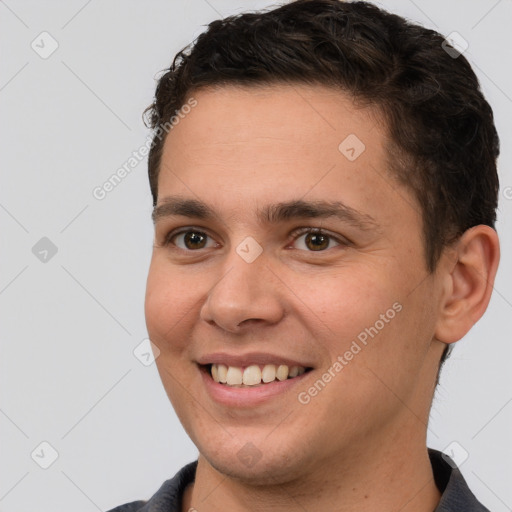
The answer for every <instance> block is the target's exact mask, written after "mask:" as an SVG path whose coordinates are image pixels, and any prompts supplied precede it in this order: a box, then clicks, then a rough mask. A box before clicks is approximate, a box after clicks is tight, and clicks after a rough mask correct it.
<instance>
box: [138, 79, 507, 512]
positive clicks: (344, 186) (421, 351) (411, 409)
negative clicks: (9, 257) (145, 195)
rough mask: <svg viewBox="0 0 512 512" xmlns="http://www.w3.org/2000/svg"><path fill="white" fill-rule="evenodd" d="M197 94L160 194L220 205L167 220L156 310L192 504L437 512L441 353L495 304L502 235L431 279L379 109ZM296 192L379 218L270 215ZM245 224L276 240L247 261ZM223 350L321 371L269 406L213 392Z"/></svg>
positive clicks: (446, 256)
mask: <svg viewBox="0 0 512 512" xmlns="http://www.w3.org/2000/svg"><path fill="white" fill-rule="evenodd" d="M193 96H194V97H195V98H196V100H197V106H196V107H195V108H193V109H192V111H191V112H190V113H189V114H188V115H187V116H186V117H185V118H184V119H182V120H181V121H180V123H179V124H178V125H176V126H175V127H174V128H173V130H172V131H171V132H170V133H169V135H168V136H167V139H166V141H165V146H164V152H163V157H162V162H161V170H160V176H159V181H158V202H157V205H161V204H163V201H164V199H165V198H166V197H169V196H181V197H182V198H190V199H196V200H200V201H202V202H204V203H207V204H208V205H209V206H210V207H211V208H212V209H213V210H214V211H215V213H216V216H215V218H214V219H211V220H207V221H205V220H201V219H197V218H188V217H185V216H173V217H161V218H158V219H157V221H156V223H155V244H154V250H153V255H152V261H151V266H150V270H149V275H148V281H147V294H146V305H145V309H146V311H145V312H146V322H147V327H148V332H149V336H150V338H151V340H152V342H153V343H154V344H155V345H156V346H157V347H158V349H159V350H160V355H159V357H158V358H157V360H156V362H157V366H158V370H159V373H160V376H161V379H162V382H163V385H164V387H165V390H166V392H167V394H168V396H169V398H170V400H171V402H172V404H173V406H174V408H175V410H176V413H177V414H178V416H179V418H180V421H181V422H182V424H183V426H184V428H185V430H186V431H187V433H188V435H189V436H190V438H191V439H192V441H193V442H194V443H195V445H196V446H197V448H198V450H199V452H200V455H199V464H198V469H197V473H196V480H195V483H194V485H192V486H189V488H187V491H186V493H185V497H184V503H183V510H189V508H190V507H194V508H195V509H197V510H198V511H199V512H208V511H217V510H218V511H221V510H230V511H235V512H236V511H246V510H252V511H254V510H265V511H285V510H286V511H290V510H301V511H303V510H308V511H309V510H311V511H312V510H337V511H349V510H350V511H354V510H358V511H375V510H383V511H390V512H391V511H397V510H400V511H401V512H409V511H415V512H418V511H419V512H423V511H424V512H432V510H434V509H435V507H436V505H437V503H438V501H439V499H440V493H439V490H438V489H437V488H436V486H435V484H434V481H433V475H432V469H431V466H430V462H429V458H428V453H427V448H426V431H427V423H428V416H429V410H430V406H431V401H432V396H433V392H434V388H435V380H436V375H437V370H438V364H439V360H440V357H441V354H442V351H443V349H444V347H445V343H453V342H456V341H457V340H459V339H460V338H462V337H463V336H464V334H466V332H467V331H468V330H469V329H470V328H471V326H472V325H473V324H474V323H475V322H476V321H477V320H478V319H479V318H480V317H481V315H482V314H483V313H484V311H485V309H486V307H487V305H488V302H489V299H490V295H491V291H492V284H493V282H494V277H495V274H496V269H497V265H498V260H499V244H498V238H497V235H496V232H495V231H494V230H493V229H491V228H489V227H486V226H476V227H474V228H472V229H470V230H468V231H467V232H466V233H465V234H464V235H463V236H462V237H461V239H460V240H459V242H458V243H456V244H455V245H454V246H452V247H450V248H447V249H446V250H445V252H444V253H443V255H442V258H441V260H440V262H439V264H438V267H437V270H436V272H435V273H433V274H429V273H428V272H427V269H426V263H425V252H424V245H423V241H422V223H421V211H420V208H419V206H418V204H417V202H416V200H415V199H414V197H413V195H412V193H411V192H410V191H409V190H408V189H407V188H405V187H403V186H401V185H400V184H399V183H398V182H396V181H395V180H394V179H393V177H392V176H391V174H390V173H389V172H388V170H387V167H386V160H387V156H388V155H387V153H386V149H385V148H386V132H385V123H384V122H383V121H382V119H380V118H379V116H378V115H377V113H376V112H374V111H372V110H369V109H361V108H356V107H355V106H354V104H353V102H352V101H351V100H350V98H349V97H347V96H346V95H344V94H343V93H341V92H339V91H334V90H332V89H329V88H324V87H322V86H305V85H300V86H299V85H294V86H290V85H276V86H272V87H268V86H267V87H258V88H255V87H252V88H248V87H235V86H223V87H219V88H209V89H201V90H199V91H196V92H195V93H194V94H193ZM349 134H356V136H357V137H358V138H359V139H360V140H361V141H363V142H364V144H365V146H366V149H365V150H364V152H363V153H361V154H360V156H359V157H358V158H357V159H356V160H354V161H352V162H351V161H349V160H348V159H347V158H346V157H345V156H344V155H343V154H342V153H341V152H340V151H339V150H338V145H339V144H340V142H342V141H343V140H344V139H345V138H346V137H347V136H348V135H349ZM296 199H302V200H305V201H306V200H307V201H319V200H326V201H343V203H345V204H346V205H348V206H350V207H351V208H353V209H355V210H357V211H359V212H361V213H363V214H365V215H370V216H371V217H372V218H373V219H375V220H376V222H377V223H378V225H379V228H378V229H370V230H362V229H360V228H357V227H355V226H353V225H351V224H350V223H348V222H346V221H342V220H340V219H337V218H334V217H329V218H321V219H309V218H301V219H297V218H292V219H288V220H284V221H281V222H279V223H277V224H268V223H263V222H261V221H260V220H259V219H258V217H257V211H258V209H261V208H263V207H264V206H265V205H267V204H269V203H275V202H282V201H291V200H296ZM304 226H305V227H313V228H314V227H317V228H322V229H324V230H325V232H326V233H327V234H330V235H332V236H333V237H334V239H332V238H331V239H323V240H331V241H330V242H329V245H328V246H327V248H326V249H324V250H321V251H315V250H314V245H313V244H311V243H309V244H308V243H307V235H305V234H302V235H301V234H294V233H293V232H294V230H296V229H297V228H299V227H304ZM178 228H189V230H191V231H194V232H197V231H198V230H199V231H201V230H202V232H204V233H206V234H207V235H208V236H209V238H207V240H208V242H207V245H206V246H205V247H204V248H199V249H196V248H195V246H192V249H191V248H190V246H186V245H184V243H185V241H184V237H183V236H177V237H174V238H171V242H170V243H168V244H167V245H166V244H165V238H166V236H167V235H168V234H169V233H172V232H175V231H176V230H178ZM249 236H250V237H252V238H253V239H255V240H256V241H257V242H258V244H259V245H260V246H261V247H262V248H263V252H262V253H261V254H260V255H259V256H258V257H257V258H256V260H255V261H254V262H252V263H247V262H246V261H244V259H242V258H241V257H240V256H239V254H238V253H237V252H236V249H237V246H238V245H239V244H240V243H241V242H242V241H243V240H244V239H245V238H246V237H249ZM336 240H339V242H336ZM343 242H345V243H343ZM312 247H313V249H312ZM394 303H399V304H400V305H401V306H402V309H401V311H400V312H399V313H397V314H396V315H395V316H394V318H393V319H392V320H390V321H389V322H388V323H386V324H385V327H383V328H382V329H381V330H379V332H378V334H377V335H376V336H375V337H374V338H373V339H370V341H369V342H368V344H367V345H366V346H364V347H363V348H362V350H361V351H360V352H359V353H358V354H357V355H356V356H354V358H353V359H352V360H351V361H350V362H349V363H348V364H347V365H346V366H344V368H343V370H342V371H340V372H339V373H337V374H336V377H334V378H332V380H331V381H330V382H329V383H328V384H327V385H326V386H325V387H324V388H323V389H322V390H321V391H320V392H319V393H318V394H317V395H316V396H315V397H313V398H312V399H311V401H310V402H309V403H308V404H306V405H303V404H301V403H299V401H298V399H297V394H298V392H301V391H307V390H308V388H310V387H311V386H312V385H313V384H314V382H315V381H317V380H318V379H319V378H321V376H322V374H324V372H326V371H327V370H328V368H329V367H332V364H333V362H334V361H336V359H337V358H338V356H340V355H343V354H344V353H345V352H346V351H347V350H348V349H349V348H350V346H351V343H352V342H353V341H354V340H356V339H357V336H358V334H359V333H361V332H362V331H364V329H365V328H368V327H370V326H374V325H375V323H376V321H377V320H379V318H380V315H381V314H385V313H386V311H387V310H389V309H390V308H391V307H392V305H393V304H394ZM219 351H225V352H230V353H246V352H249V351H261V352H270V353H272V354H279V355H282V356H283V357H285V356H288V357H291V358H294V359H296V360H300V361H307V362H309V363H310V364H311V366H312V367H313V370H312V371H311V372H310V373H308V374H306V375H305V376H304V377H303V379H302V381H301V382H300V385H297V386H295V387H294V388H292V389H291V390H290V392H285V393H282V394H280V395H278V396H276V397H273V398H272V399H271V400H268V401H267V402H265V403H263V404H261V405H258V406H256V407H252V408H250V409H249V408H244V407H243V406H241V407H228V406H225V405H220V404H218V403H216V402H215V401H213V400H212V399H211V397H210V395H209V394H208V393H207V391H206V388H205V385H204V383H203V379H202V377H201V374H200V372H199V369H198V366H197V364H196V361H197V359H198V358H199V357H201V356H202V355H204V354H206V353H212V352H219ZM247 443H252V444H251V445H249V446H253V447H254V448H251V449H253V450H257V452H258V453H259V454H260V457H261V458H260V459H259V460H258V461H257V462H256V463H255V464H254V465H252V466H250V467H249V466H248V465H247V464H246V463H244V461H243V460H241V458H239V457H237V455H236V454H237V452H238V451H239V450H240V449H241V448H243V447H244V446H246V445H247Z"/></svg>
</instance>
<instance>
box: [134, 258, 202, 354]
mask: <svg viewBox="0 0 512 512" xmlns="http://www.w3.org/2000/svg"><path fill="white" fill-rule="evenodd" d="M198 293H200V292H198V287H197V286H195V285H194V284H191V282H190V280H187V279H186V278H185V277H184V276H183V273H181V274H180V272H176V271H174V272H170V271H169V270H166V269H165V267H164V266H162V265H160V264H159V263H158V262H152V264H151V267H150V270H149V274H148V279H147V285H146V298H145V304H144V309H145V316H146V326H147V329H148V334H149V337H150V339H151V341H153V343H155V344H156V345H157V346H158V348H159V349H160V350H161V351H176V350H180V349H181V348H183V347H184V346H185V345H186V336H183V333H184V332H186V330H187V329H189V328H190V323H191V322H192V321H193V318H194V314H195V311H196V309H197V307H199V303H200V301H199V294H198Z"/></svg>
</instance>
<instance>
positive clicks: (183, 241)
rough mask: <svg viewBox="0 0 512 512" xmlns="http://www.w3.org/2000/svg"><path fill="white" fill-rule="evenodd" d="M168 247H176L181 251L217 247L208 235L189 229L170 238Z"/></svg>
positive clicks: (167, 243)
mask: <svg viewBox="0 0 512 512" xmlns="http://www.w3.org/2000/svg"><path fill="white" fill-rule="evenodd" d="M166 245H175V246H176V247H178V248H179V249H183V250H186V251H195V250H198V249H204V248H207V247H215V242H214V241H213V240H212V239H211V238H210V237H209V236H208V235H207V234H206V233H204V232H202V231H196V230H193V229H189V230H187V231H180V232H179V233H175V234H172V235H170V236H168V238H167V239H166Z"/></svg>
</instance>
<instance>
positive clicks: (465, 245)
mask: <svg viewBox="0 0 512 512" xmlns="http://www.w3.org/2000/svg"><path fill="white" fill-rule="evenodd" d="M454 251H455V264H454V265H450V266H449V268H448V270H446V274H445V276H444V277H443V278H444V280H445V281H444V283H445V290H444V294H443V298H442V301H441V303H440V304H439V307H440V313H439V317H438V322H437V326H436V332H435V337H436V338H437V339H438V340H439V341H442V342H443V343H454V342H456V341H458V340H460V339H461V338H462V337H463V336H465V335H466V333H467V332H468V331H469V330H470V329H471V327H473V325H474V324H475V323H476V322H477V321H478V320H479V319H480V318H481V317H482V315H483V314H484V312H485V310H486V309H487V306H488V304H489V301H490V298H491V294H492V290H493V285H494V279H495V277H496V272H497V269H498V263H499V259H500V246H499V239H498V235H497V233H496V231H495V230H494V229H493V228H491V227H489V226H485V225H478V226H474V227H472V228H470V229H468V230H467V231H466V232H465V233H464V234H463V235H462V236H461V238H460V240H459V241H458V243H457V245H456V247H455V249H454Z"/></svg>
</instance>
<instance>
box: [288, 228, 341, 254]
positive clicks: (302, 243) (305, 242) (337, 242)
mask: <svg viewBox="0 0 512 512" xmlns="http://www.w3.org/2000/svg"><path fill="white" fill-rule="evenodd" d="M297 231H298V232H296V233H295V241H294V244H295V248H296V249H301V250H303V251H307V252H321V251H325V250H327V249H332V248H333V247H336V246H347V245H349V243H348V242H345V241H343V238H338V237H336V236H334V235H331V234H329V233H326V232H324V231H321V230H320V229H319V228H300V229H299V230H297Z"/></svg>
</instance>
